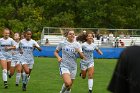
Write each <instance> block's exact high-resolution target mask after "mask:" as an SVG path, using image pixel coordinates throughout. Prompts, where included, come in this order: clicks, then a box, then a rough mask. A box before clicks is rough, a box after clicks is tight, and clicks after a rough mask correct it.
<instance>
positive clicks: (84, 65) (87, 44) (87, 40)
mask: <svg viewBox="0 0 140 93" xmlns="http://www.w3.org/2000/svg"><path fill="white" fill-rule="evenodd" d="M93 38H94V35H93V33H92V32H86V33H85V34H82V35H79V36H78V37H77V41H81V42H83V44H82V50H83V54H84V55H85V57H86V58H87V60H81V62H80V67H81V73H80V76H81V77H82V78H83V79H85V78H86V74H87V72H88V88H89V93H92V87H93V74H94V60H93V51H94V50H96V51H97V52H98V53H99V54H100V55H102V54H103V53H102V51H101V50H100V49H99V48H98V47H97V46H96V45H95V44H94V43H93Z"/></svg>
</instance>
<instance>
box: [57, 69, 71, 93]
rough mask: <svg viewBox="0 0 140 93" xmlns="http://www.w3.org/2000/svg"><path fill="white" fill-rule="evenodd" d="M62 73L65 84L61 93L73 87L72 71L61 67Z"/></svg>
mask: <svg viewBox="0 0 140 93" xmlns="http://www.w3.org/2000/svg"><path fill="white" fill-rule="evenodd" d="M60 75H61V76H62V79H63V82H64V84H63V85H62V88H61V91H60V93H65V91H66V90H67V89H68V88H70V87H71V84H72V80H71V77H70V71H69V70H68V68H64V67H60Z"/></svg>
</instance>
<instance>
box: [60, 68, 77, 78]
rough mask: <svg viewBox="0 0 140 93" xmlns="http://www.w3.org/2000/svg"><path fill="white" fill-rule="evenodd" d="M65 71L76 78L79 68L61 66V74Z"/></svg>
mask: <svg viewBox="0 0 140 93" xmlns="http://www.w3.org/2000/svg"><path fill="white" fill-rule="evenodd" d="M65 73H68V74H70V77H71V79H75V77H76V73H77V68H73V69H69V68H66V67H60V75H61V76H62V75H63V74H65Z"/></svg>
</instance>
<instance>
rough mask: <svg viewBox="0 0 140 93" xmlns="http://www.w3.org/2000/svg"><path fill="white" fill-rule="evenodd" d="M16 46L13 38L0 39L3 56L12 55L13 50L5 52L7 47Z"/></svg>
mask: <svg viewBox="0 0 140 93" xmlns="http://www.w3.org/2000/svg"><path fill="white" fill-rule="evenodd" d="M11 46H15V41H14V40H13V39H12V38H10V37H9V38H8V39H4V38H0V50H1V53H2V54H3V55H12V54H11V50H5V47H11Z"/></svg>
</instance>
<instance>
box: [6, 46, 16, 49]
mask: <svg viewBox="0 0 140 93" xmlns="http://www.w3.org/2000/svg"><path fill="white" fill-rule="evenodd" d="M12 49H16V46H10V47H5V50H12Z"/></svg>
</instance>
